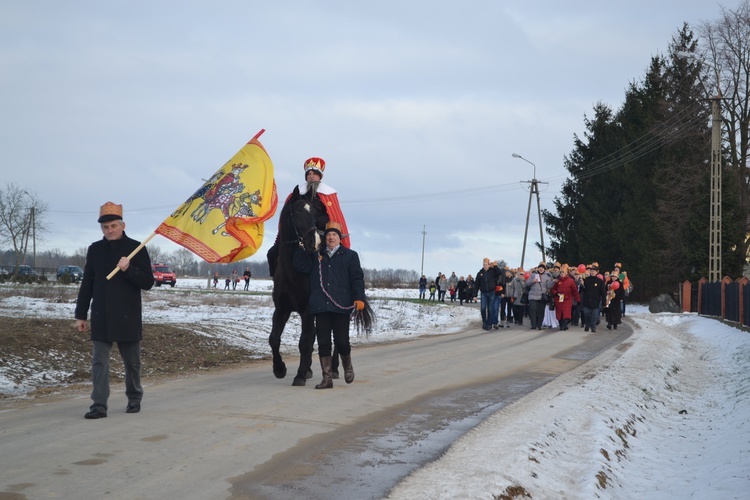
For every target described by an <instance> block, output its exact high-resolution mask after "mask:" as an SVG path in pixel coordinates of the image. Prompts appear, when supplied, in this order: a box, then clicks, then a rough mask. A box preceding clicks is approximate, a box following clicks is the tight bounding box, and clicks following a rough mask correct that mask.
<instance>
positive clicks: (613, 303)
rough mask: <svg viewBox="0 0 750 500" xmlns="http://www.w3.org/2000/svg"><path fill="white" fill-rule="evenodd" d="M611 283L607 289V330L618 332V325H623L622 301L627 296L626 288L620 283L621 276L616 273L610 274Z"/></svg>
mask: <svg viewBox="0 0 750 500" xmlns="http://www.w3.org/2000/svg"><path fill="white" fill-rule="evenodd" d="M610 279H611V281H610V283H609V286H608V287H607V295H608V298H609V309H608V311H607V330H611V329H613V328H614V329H615V330H617V325H621V324H622V299H623V297H624V296H625V287H624V286H622V282H620V275H619V274H617V273H615V272H614V271H613V272H612V273H611V274H610Z"/></svg>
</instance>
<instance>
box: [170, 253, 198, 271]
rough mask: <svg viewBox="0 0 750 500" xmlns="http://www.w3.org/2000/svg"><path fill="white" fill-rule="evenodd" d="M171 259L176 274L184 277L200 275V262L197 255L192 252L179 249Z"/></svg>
mask: <svg viewBox="0 0 750 500" xmlns="http://www.w3.org/2000/svg"><path fill="white" fill-rule="evenodd" d="M170 259H171V260H170V263H171V264H172V266H173V267H174V271H175V272H176V273H178V274H181V275H183V276H186V275H189V276H194V275H196V274H197V273H198V262H197V261H196V259H195V254H193V252H191V251H190V250H188V249H186V248H178V249H177V250H175V251H174V252H172V254H171V256H170Z"/></svg>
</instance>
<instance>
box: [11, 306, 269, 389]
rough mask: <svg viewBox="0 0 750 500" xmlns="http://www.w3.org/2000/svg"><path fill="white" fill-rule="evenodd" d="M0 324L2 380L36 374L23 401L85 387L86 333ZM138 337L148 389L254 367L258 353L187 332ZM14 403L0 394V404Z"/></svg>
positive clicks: (56, 324) (117, 368)
mask: <svg viewBox="0 0 750 500" xmlns="http://www.w3.org/2000/svg"><path fill="white" fill-rule="evenodd" d="M0 322H2V324H3V328H2V331H0V366H2V367H3V373H4V375H5V377H6V378H8V379H10V380H11V381H12V382H15V383H17V384H21V383H22V381H23V380H28V371H29V369H30V368H31V369H33V370H34V371H35V373H38V379H36V380H35V382H34V385H35V387H36V389H35V390H33V391H29V392H28V393H26V394H24V395H23V396H22V397H23V398H39V397H45V396H51V395H57V394H60V393H63V392H70V391H75V390H80V389H81V388H82V387H84V386H86V385H88V384H89V381H90V371H91V368H90V363H91V341H90V340H89V336H88V333H79V332H77V331H76V330H75V328H74V322H73V321H72V320H68V319H49V318H10V317H2V318H0ZM143 337H144V340H143V343H142V351H141V360H142V363H143V368H142V377H143V378H144V381H145V380H146V379H148V380H149V383H154V382H156V381H158V380H160V379H163V378H172V377H175V376H184V375H185V374H190V373H200V372H206V371H218V370H222V369H226V368H230V367H236V366H239V365H241V364H243V363H250V362H257V353H252V352H249V351H247V350H245V349H242V348H241V347H237V346H232V345H228V344H227V343H226V342H223V341H221V340H218V339H212V338H208V337H205V336H202V335H199V334H196V333H193V332H192V331H190V330H189V329H188V328H187V327H180V326H175V325H158V324H146V325H144V326H143ZM251 356H254V358H255V359H251ZM122 377H123V366H122V361H121V360H120V358H119V356H118V355H117V354H116V353H113V355H112V357H111V378H112V382H113V383H119V382H120V381H122ZM18 397H19V395H18V394H0V403H3V402H5V403H7V402H8V400H13V399H18Z"/></svg>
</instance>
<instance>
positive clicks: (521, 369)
mask: <svg viewBox="0 0 750 500" xmlns="http://www.w3.org/2000/svg"><path fill="white" fill-rule="evenodd" d="M471 326H474V325H471ZM630 333H631V331H630V328H629V327H627V325H623V328H621V329H620V330H618V332H609V331H607V330H603V331H599V332H598V333H597V334H594V335H591V334H584V333H583V331H582V330H581V329H579V328H575V329H573V330H570V331H568V332H564V333H563V332H554V331H553V332H548V331H544V332H538V331H534V332H532V331H530V330H528V329H527V328H523V329H521V328H514V329H511V330H496V331H493V332H491V333H486V332H484V331H483V330H481V328H475V327H474V328H469V329H467V330H466V331H465V332H463V333H459V334H454V335H445V336H436V337H431V338H422V339H418V340H414V341H409V342H402V343H398V344H391V345H385V346H376V347H368V348H362V347H359V348H357V349H356V350H355V351H354V353H353V363H354V368H355V372H356V380H355V381H354V383H353V384H351V385H346V384H345V383H344V382H343V380H338V381H334V382H335V384H334V388H333V389H332V390H322V391H321V390H315V389H314V387H313V386H314V385H315V383H317V382H318V378H319V369H316V370H315V372H316V375H315V377H314V378H313V380H312V381H308V385H307V386H306V387H303V388H298V387H291V378H290V377H287V378H286V379H283V380H278V379H276V378H274V377H273V375H272V373H271V366H270V361H267V362H264V363H263V364H262V365H253V366H249V367H245V368H243V369H236V370H231V371H227V372H223V373H219V374H208V375H203V376H190V377H186V378H185V379H180V380H174V381H170V382H165V383H161V384H157V385H148V384H147V383H146V384H145V390H146V397H145V399H144V401H143V411H142V412H141V413H140V414H135V415H129V414H126V413H125V402H126V401H125V397H124V394H123V391H122V389H121V388H119V387H118V388H116V389H117V390H114V391H113V394H112V397H111V399H110V410H109V416H108V418H106V419H101V420H95V421H87V420H84V419H83V413H84V412H85V411H86V409H87V408H88V405H89V399H88V394H80V395H76V396H73V397H68V398H64V399H62V400H58V401H48V402H44V403H42V404H33V405H29V404H19V405H15V406H14V407H12V408H9V409H7V408H6V409H4V410H3V411H0V500H6V499H10V498H29V499H36V498H76V499H88V498H99V497H104V496H106V497H108V498H113V499H119V498H128V499H134V498H164V499H172V498H179V499H220V498H236V499H245V498H273V499H279V498H300V497H304V498H308V499H310V498H331V497H335V498H382V497H383V496H384V495H385V494H386V493H387V492H388V490H389V489H390V487H391V486H393V485H394V484H395V483H396V482H397V481H398V480H399V479H401V478H402V477H404V476H405V475H406V474H408V473H409V472H410V471H411V470H412V469H413V468H415V467H418V466H420V465H421V464H424V463H426V462H429V461H431V460H433V459H434V458H436V457H437V456H439V454H440V453H442V452H443V451H444V450H445V449H446V448H447V446H449V444H450V443H451V442H452V441H453V440H455V439H456V438H457V437H459V436H460V435H461V434H463V433H464V432H465V431H466V430H468V429H469V428H471V427H473V426H474V425H476V423H478V422H479V421H481V420H482V419H483V418H486V416H488V415H489V414H491V413H493V412H494V411H496V410H498V409H500V408H502V407H503V406H504V405H506V404H508V403H510V402H512V401H514V400H516V399H518V398H519V397H521V396H522V395H523V394H526V393H528V392H530V391H533V390H534V389H535V388H537V387H539V386H541V385H543V384H545V383H547V382H548V381H549V380H551V379H553V378H554V377H556V376H557V375H559V374H560V373H563V372H565V371H568V370H570V369H572V368H574V367H575V366H578V365H579V364H581V363H582V362H584V361H586V360H587V359H590V358H591V357H593V356H595V355H596V354H598V353H599V352H601V351H602V350H604V349H606V348H608V347H611V346H612V345H615V344H617V343H619V342H621V341H622V340H623V339H624V338H626V337H627V336H628V335H629V334H630ZM295 362H296V359H292V360H287V363H291V364H294V363H295ZM316 368H317V367H316ZM292 371H293V370H292ZM144 382H148V381H144ZM113 389H115V388H114V387H113Z"/></svg>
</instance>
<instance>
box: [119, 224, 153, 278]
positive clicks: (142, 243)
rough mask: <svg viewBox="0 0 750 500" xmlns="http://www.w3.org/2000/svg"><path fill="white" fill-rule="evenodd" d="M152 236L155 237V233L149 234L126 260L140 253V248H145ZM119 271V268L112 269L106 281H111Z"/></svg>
mask: <svg viewBox="0 0 750 500" xmlns="http://www.w3.org/2000/svg"><path fill="white" fill-rule="evenodd" d="M154 236H156V233H151V234H150V235H149V236H148V238H146V239H145V240H143V241H142V242H141V244H140V245H138V246H137V247H135V250H133V251H132V252H130V255H128V260H130V259H132V258H133V256H134V255H135V254H137V253H138V251H140V249H141V248H143V247H145V246H146V243H148V242H149V241H151V238H153V237H154ZM119 270H120V268H119V267H115V268H114V269H113V270H112V272H111V273H109V274H108V275H107V279H108V280H111V279H112V277H113V276H114V275H115V274H117V271H119Z"/></svg>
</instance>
